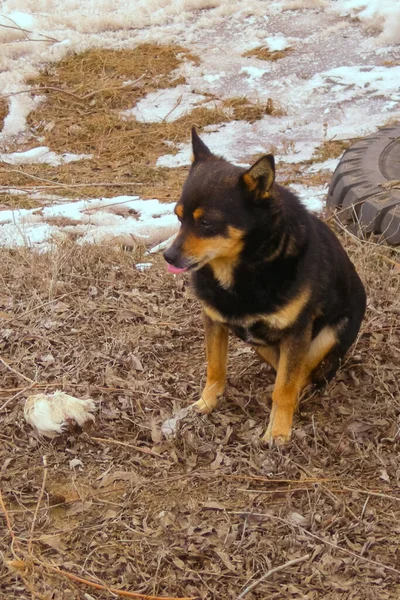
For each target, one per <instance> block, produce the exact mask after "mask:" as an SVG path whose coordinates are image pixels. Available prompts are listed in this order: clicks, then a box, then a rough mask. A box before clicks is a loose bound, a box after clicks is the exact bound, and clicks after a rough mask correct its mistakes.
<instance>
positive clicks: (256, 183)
mask: <svg viewBox="0 0 400 600" xmlns="http://www.w3.org/2000/svg"><path fill="white" fill-rule="evenodd" d="M241 178H242V181H243V183H244V185H245V187H246V189H247V191H248V192H250V194H251V195H252V197H253V198H254V199H256V200H261V199H262V198H269V197H270V196H271V193H272V186H273V185H274V181H275V160H274V157H273V156H272V154H266V155H265V156H263V157H262V158H260V159H259V160H258V161H257V162H256V163H254V165H253V166H252V167H250V169H249V170H248V171H246V172H245V173H243V175H242V176H241Z"/></svg>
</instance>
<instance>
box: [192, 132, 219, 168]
mask: <svg viewBox="0 0 400 600" xmlns="http://www.w3.org/2000/svg"><path fill="white" fill-rule="evenodd" d="M192 149H193V162H197V161H198V160H206V159H207V158H212V157H213V156H214V155H213V153H212V152H211V150H210V149H209V148H208V147H207V146H206V145H205V143H204V142H203V140H201V139H200V137H199V135H198V133H197V131H196V127H192Z"/></svg>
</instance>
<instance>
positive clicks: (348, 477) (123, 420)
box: [0, 233, 400, 600]
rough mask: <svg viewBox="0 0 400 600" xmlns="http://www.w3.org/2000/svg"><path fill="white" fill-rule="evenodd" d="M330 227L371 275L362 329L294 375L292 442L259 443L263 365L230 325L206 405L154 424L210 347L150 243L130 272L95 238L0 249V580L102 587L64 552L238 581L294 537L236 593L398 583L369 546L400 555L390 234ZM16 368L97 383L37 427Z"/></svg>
mask: <svg viewBox="0 0 400 600" xmlns="http://www.w3.org/2000/svg"><path fill="white" fill-rule="evenodd" d="M343 236H344V237H343ZM342 242H343V243H344V244H345V246H346V248H347V250H348V252H349V254H350V256H351V258H352V260H353V261H354V262H355V264H356V266H357V269H358V270H359V272H360V274H361V276H362V278H363V280H364V282H365V284H366V287H367V291H368V297H369V301H368V310H367V314H366V318H365V320H364V323H363V327H362V331H361V334H360V337H359V339H358V342H357V344H356V346H355V347H354V348H353V350H352V352H351V353H350V355H349V358H348V360H347V363H346V364H345V366H344V367H343V369H342V370H341V372H340V373H339V374H338V375H337V377H336V378H335V379H334V381H333V382H332V383H331V384H330V386H329V387H328V388H327V389H326V390H324V391H318V392H315V391H314V392H311V391H309V392H308V393H307V394H306V397H305V399H304V401H303V403H302V405H301V410H300V415H297V417H296V421H295V429H294V436H293V441H292V443H291V444H290V445H288V446H287V447H285V448H282V449H273V450H269V449H267V448H263V447H260V445H259V439H260V435H261V433H262V431H263V429H264V428H265V424H266V421H267V419H268V412H269V400H268V398H269V396H270V393H271V385H272V383H273V376H272V374H271V372H270V371H269V369H268V367H267V366H266V365H264V364H262V363H260V362H259V360H258V359H257V358H256V357H255V355H254V354H253V352H252V351H251V350H250V349H248V348H247V347H246V346H245V345H243V344H241V343H240V342H238V341H234V340H232V343H231V353H230V365H229V382H228V386H227V390H226V394H225V399H224V400H222V401H221V407H220V410H218V411H217V412H216V413H215V414H213V415H211V416H210V417H208V418H207V417H197V416H190V417H189V416H188V417H186V419H185V420H184V421H182V423H181V427H180V429H179V431H178V436H177V438H176V439H173V440H169V441H168V440H165V439H163V437H162V435H161V433H160V426H161V423H162V422H163V420H164V419H166V418H167V417H169V416H170V415H171V414H172V413H174V412H175V411H176V410H178V409H180V408H182V407H185V406H187V405H188V404H189V403H191V402H193V401H194V400H196V399H197V397H198V395H199V392H200V389H201V385H202V382H203V380H204V372H205V366H204V349H203V333H202V327H201V320H200V314H199V307H198V305H197V303H196V302H195V301H194V300H193V298H192V296H191V293H190V291H189V288H188V282H187V280H186V278H185V277H182V278H179V277H172V276H170V275H168V274H166V272H165V266H164V264H163V263H162V259H161V257H156V258H154V259H152V260H154V263H155V264H154V266H153V268H152V269H151V270H150V271H148V272H145V273H141V272H139V271H137V270H136V269H135V267H134V263H135V261H136V260H138V259H141V257H140V256H137V255H134V254H132V253H125V252H123V251H121V250H112V249H110V248H101V247H95V246H92V247H84V248H79V247H76V246H74V245H66V246H63V247H60V248H59V249H58V250H57V251H56V252H55V253H53V254H50V255H46V254H34V253H31V252H29V251H27V250H14V251H6V250H2V251H1V253H0V273H1V292H0V311H1V312H0V318H1V319H2V328H1V329H0V353H1V358H2V360H3V361H4V362H2V363H1V364H0V375H1V380H2V386H1V392H0V412H1V422H0V440H1V444H0V464H1V465H2V469H1V491H2V496H3V500H4V505H5V507H6V510H7V512H8V516H9V520H10V524H11V525H12V535H13V536H14V542H13V545H12V546H11V537H10V535H8V534H7V532H6V530H5V528H4V527H3V533H2V536H1V538H0V551H1V553H2V556H3V557H4V559H5V561H6V563H2V564H1V565H0V595H2V596H3V597H5V598H13V597H18V598H19V600H25V599H26V600H27V599H28V598H29V599H31V598H32V597H35V598H50V597H57V600H71V599H78V598H83V597H84V594H85V593H88V594H90V596H89V595H88V596H87V597H88V598H89V597H90V598H96V599H97V598H99V599H106V598H109V597H110V595H109V594H108V593H107V592H105V591H96V590H93V589H90V588H87V587H86V586H84V585H83V584H80V583H77V582H72V581H67V580H66V579H65V578H64V576H63V575H61V574H57V573H56V572H54V566H57V565H59V566H61V567H62V568H63V569H64V570H65V571H68V572H72V573H75V574H77V575H79V576H81V577H84V578H86V579H91V580H96V581H100V582H102V583H105V584H107V585H109V586H113V587H115V588H123V589H125V590H131V591H141V592H143V593H146V594H154V595H159V596H193V597H196V598H202V599H204V600H211V599H213V598H224V599H229V600H234V599H236V598H237V596H238V595H239V593H240V591H241V590H242V589H243V588H245V587H246V586H247V585H249V579H250V578H252V579H251V582H253V581H254V580H256V579H259V578H261V576H262V575H263V573H265V572H267V571H268V570H270V569H271V568H274V567H276V566H279V565H281V564H284V563H286V562H288V561H291V560H293V559H297V558H301V557H302V556H303V555H305V554H307V553H308V554H310V555H311V558H310V560H308V561H306V562H303V563H300V564H296V565H292V566H289V567H287V568H285V569H284V570H282V571H280V572H279V573H278V572H277V573H276V574H275V575H273V576H271V577H269V578H268V579H266V580H265V581H262V582H260V583H259V584H258V585H257V586H256V587H255V588H254V590H253V591H252V592H251V593H249V594H247V595H246V598H248V599H249V600H250V599H251V600H262V599H264V598H270V599H272V600H281V599H282V597H283V595H284V596H285V597H286V596H288V595H290V597H293V598H297V597H298V598H300V597H302V598H307V600H320V599H321V598H329V599H330V600H339V599H340V600H350V599H352V600H355V599H357V600H358V599H360V598H363V600H364V599H365V600H373V599H375V598H377V597H379V598H380V599H382V600H389V599H390V600H393V599H394V598H397V597H398V595H399V593H400V578H399V572H398V571H397V572H395V571H393V570H390V568H385V567H382V566H379V565H377V564H376V563H382V564H384V565H387V566H388V567H391V568H392V569H393V568H394V569H395V570H396V569H398V568H399V565H398V562H397V563H396V559H395V557H396V553H397V552H398V533H399V532H398V526H397V523H398V522H399V518H400V502H399V498H398V486H399V484H400V474H399V469H398V449H399V448H398V444H399V438H398V434H399V424H398V411H399V397H400V395H399V381H400V372H399V371H400V356H399V350H398V349H399V347H400V343H399V342H400V331H399V311H400V306H399V296H400V283H399V277H398V272H397V271H396V266H395V264H396V261H398V253H397V252H396V251H395V250H391V249H389V248H387V247H385V246H379V245H376V244H373V243H370V242H361V241H360V240H355V239H353V237H352V236H351V235H350V234H348V233H345V234H342ZM4 363H5V364H4ZM5 365H8V366H5ZM141 368H142V370H141ZM18 373H19V374H20V375H18ZM23 377H25V378H28V379H29V380H33V381H35V384H36V386H35V387H36V389H38V390H43V391H49V392H50V391H54V389H57V388H59V389H60V388H61V389H63V390H65V391H66V392H69V393H72V394H73V395H76V396H79V397H85V396H86V397H88V396H90V397H92V398H95V399H96V401H97V402H98V403H99V411H98V415H97V418H96V423H95V425H94V429H93V430H92V431H91V432H90V431H89V432H86V433H83V434H80V435H79V432H75V431H71V433H70V434H69V435H65V436H63V437H62V438H60V439H58V440H55V441H53V442H46V441H43V440H41V441H38V440H37V439H36V437H35V436H34V434H33V432H32V430H30V428H29V427H28V426H27V425H26V424H25V423H24V420H23V416H22V404H23V398H24V397H25V396H26V395H27V394H28V393H29V391H28V390H27V389H26V388H28V387H29V386H30V385H31V384H30V383H29V381H26V379H23ZM31 389H32V388H31ZM92 436H93V437H92ZM94 438H105V440H104V442H101V441H98V439H96V440H95V439H94ZM121 444H127V445H125V446H124V445H121ZM129 445H131V446H141V447H142V448H144V449H151V450H152V451H154V452H156V453H157V454H159V455H161V456H160V457H157V456H152V455H150V454H143V453H141V452H137V451H136V450H134V449H133V448H130V447H129ZM43 455H46V456H47V463H48V467H47V477H46V481H45V485H44V486H43V481H44V480H43V477H44V468H43V460H42V457H43ZM74 458H77V459H79V460H81V461H82V466H81V467H79V466H76V467H72V468H71V467H70V465H69V462H70V460H71V459H74ZM42 489H43V490H44V494H43V499H42V501H41V504H40V506H39V505H38V499H39V496H40V494H41V490H42ZM36 509H38V510H37V516H36V519H35V512H36ZM0 513H1V509H0ZM252 514H253V515H254V516H252ZM257 515H258V516H257ZM260 515H261V516H260ZM262 515H264V516H262ZM0 519H2V516H0ZM33 521H34V526H32V523H33ZM4 524H5V523H4ZM13 552H14V553H15V555H13ZM17 559H21V560H22V561H23V562H21V563H17V562H16V560H17ZM11 560H13V561H14V562H13V563H12V564H13V565H14V568H12V565H10V568H9V567H7V561H11ZM373 561H375V562H373ZM18 567H20V568H18ZM85 597H86V596H85Z"/></svg>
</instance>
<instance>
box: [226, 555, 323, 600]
mask: <svg viewBox="0 0 400 600" xmlns="http://www.w3.org/2000/svg"><path fill="white" fill-rule="evenodd" d="M310 556H311V555H310V554H305V555H304V556H300V558H294V559H293V560H289V561H288V562H286V563H285V564H283V565H279V567H275V568H274V569H270V570H269V571H267V572H266V573H264V575H263V576H262V577H260V579H257V581H253V583H252V584H250V585H249V586H248V587H246V588H245V589H244V590H243V592H240V594H239V596H238V597H237V598H236V600H242V598H244V597H245V596H246V595H247V594H248V593H249V592H251V590H254V588H255V587H257V586H258V585H259V584H260V583H262V582H263V581H265V580H266V579H268V577H271V575H273V574H274V573H278V572H279V571H284V570H285V569H287V568H288V567H292V566H293V565H297V564H299V563H302V562H304V561H306V560H308V559H309V558H310Z"/></svg>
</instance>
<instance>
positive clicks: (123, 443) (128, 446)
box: [90, 436, 167, 460]
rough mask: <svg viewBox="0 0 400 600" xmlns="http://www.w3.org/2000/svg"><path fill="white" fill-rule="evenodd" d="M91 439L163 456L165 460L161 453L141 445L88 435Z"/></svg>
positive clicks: (159, 456) (158, 456)
mask: <svg viewBox="0 0 400 600" xmlns="http://www.w3.org/2000/svg"><path fill="white" fill-rule="evenodd" d="M90 439H91V440H94V441H95V442H102V443H103V444H115V445H116V446H125V447H126V448H132V449H133V450H137V452H142V454H149V455H150V456H156V457H157V458H163V459H164V460H167V459H166V458H165V457H164V456H162V455H161V454H157V452H153V450H150V449H149V448H142V447H141V446H134V445H133V444H128V443H127V442H119V441H117V440H113V439H111V438H98V437H92V436H90Z"/></svg>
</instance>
